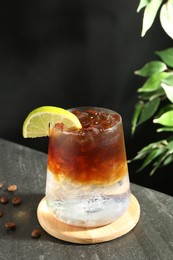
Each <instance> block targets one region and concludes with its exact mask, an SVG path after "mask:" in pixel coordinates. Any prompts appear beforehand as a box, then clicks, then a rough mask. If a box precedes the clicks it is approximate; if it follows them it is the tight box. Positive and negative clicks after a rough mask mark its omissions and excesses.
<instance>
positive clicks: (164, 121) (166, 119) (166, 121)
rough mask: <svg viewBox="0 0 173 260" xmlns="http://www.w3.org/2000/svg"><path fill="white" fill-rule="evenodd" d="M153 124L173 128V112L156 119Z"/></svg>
mask: <svg viewBox="0 0 173 260" xmlns="http://www.w3.org/2000/svg"><path fill="white" fill-rule="evenodd" d="M153 123H158V124H161V125H164V126H173V111H168V112H166V113H164V114H163V115H161V116H160V117H159V118H155V119H154V120H153Z"/></svg>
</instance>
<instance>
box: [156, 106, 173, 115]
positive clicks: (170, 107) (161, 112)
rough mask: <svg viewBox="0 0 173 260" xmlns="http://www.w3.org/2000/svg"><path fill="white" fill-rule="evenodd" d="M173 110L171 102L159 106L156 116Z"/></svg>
mask: <svg viewBox="0 0 173 260" xmlns="http://www.w3.org/2000/svg"><path fill="white" fill-rule="evenodd" d="M170 110H173V104H168V105H166V106H163V107H161V109H160V110H159V112H158V114H157V118H158V117H160V116H161V115H162V114H164V113H165V112H167V111H170Z"/></svg>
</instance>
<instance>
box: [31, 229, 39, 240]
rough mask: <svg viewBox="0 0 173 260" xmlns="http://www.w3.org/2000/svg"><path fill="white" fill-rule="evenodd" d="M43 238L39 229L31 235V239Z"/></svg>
mask: <svg viewBox="0 0 173 260" xmlns="http://www.w3.org/2000/svg"><path fill="white" fill-rule="evenodd" d="M40 236H41V231H40V230H39V229H34V230H33V231H32V233H31V237H33V238H38V237H40Z"/></svg>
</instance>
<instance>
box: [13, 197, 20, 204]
mask: <svg viewBox="0 0 173 260" xmlns="http://www.w3.org/2000/svg"><path fill="white" fill-rule="evenodd" d="M21 202H22V200H21V198H20V197H14V198H13V199H12V203H13V205H16V206H17V205H20V204H21Z"/></svg>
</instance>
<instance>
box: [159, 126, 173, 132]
mask: <svg viewBox="0 0 173 260" xmlns="http://www.w3.org/2000/svg"><path fill="white" fill-rule="evenodd" d="M157 132H158V133H160V132H173V127H162V128H158V129H157Z"/></svg>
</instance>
